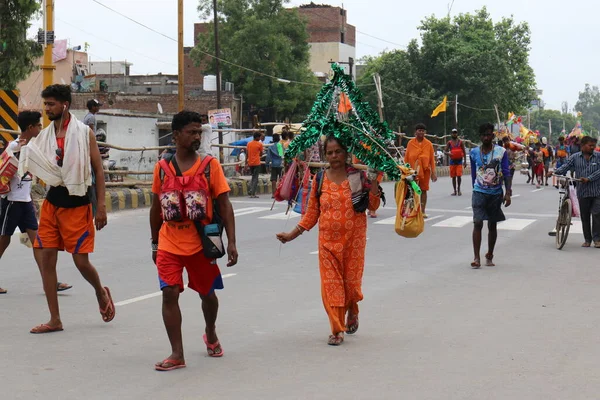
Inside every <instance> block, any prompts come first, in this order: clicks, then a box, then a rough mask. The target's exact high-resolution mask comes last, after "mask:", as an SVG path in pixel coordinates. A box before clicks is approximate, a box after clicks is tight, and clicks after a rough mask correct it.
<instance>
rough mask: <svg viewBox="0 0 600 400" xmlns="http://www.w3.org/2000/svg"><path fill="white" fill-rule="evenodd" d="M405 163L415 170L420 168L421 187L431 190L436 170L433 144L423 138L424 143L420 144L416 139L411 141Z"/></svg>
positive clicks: (407, 148) (407, 147)
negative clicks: (431, 180) (432, 173)
mask: <svg viewBox="0 0 600 400" xmlns="http://www.w3.org/2000/svg"><path fill="white" fill-rule="evenodd" d="M404 161H406V162H407V163H409V164H410V166H411V167H412V168H414V169H416V168H417V166H418V167H419V186H420V187H421V189H423V190H429V180H430V177H431V171H432V170H435V155H434V153H433V144H432V143H431V142H430V141H429V140H427V139H426V138H423V141H422V142H419V141H418V140H417V139H416V138H415V139H411V140H410V141H409V142H408V145H407V146H406V154H405V155H404ZM417 161H418V163H417Z"/></svg>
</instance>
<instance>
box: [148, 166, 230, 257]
mask: <svg viewBox="0 0 600 400" xmlns="http://www.w3.org/2000/svg"><path fill="white" fill-rule="evenodd" d="M201 163H202V159H201V158H198V160H197V161H196V163H195V164H194V165H193V166H192V168H190V169H188V170H187V171H185V172H183V176H194V175H196V171H198V168H200V164H201ZM169 167H171V171H173V173H175V168H174V167H173V164H169ZM161 187H162V181H161V180H160V164H158V163H156V165H155V166H154V180H153V182H152V193H154V194H157V195H158V194H160V191H161ZM229 191H230V189H229V184H228V183H227V179H226V178H225V174H224V173H223V168H221V164H220V163H219V160H217V159H216V158H215V159H213V160H212V161H211V162H210V188H209V192H210V200H209V202H208V205H207V207H206V213H207V216H208V218H209V220H210V219H211V218H212V213H213V210H212V199H216V198H217V197H219V195H221V194H223V193H228V192H229ZM158 249H159V250H161V251H166V252H169V253H172V254H177V255H181V256H189V255H193V254H196V253H198V252H200V251H201V250H202V242H201V240H200V235H199V234H198V230H197V229H196V225H194V223H193V222H192V221H190V220H189V219H185V220H183V221H181V222H175V221H165V222H163V224H162V227H161V228H160V232H159V234H158Z"/></svg>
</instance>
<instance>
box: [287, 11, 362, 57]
mask: <svg viewBox="0 0 600 400" xmlns="http://www.w3.org/2000/svg"><path fill="white" fill-rule="evenodd" d="M297 10H298V13H299V14H300V16H301V17H303V18H304V19H305V20H306V21H307V30H308V34H309V36H310V37H309V40H308V41H309V43H330V42H339V43H341V41H342V31H344V30H345V35H344V43H346V44H349V45H351V46H354V47H356V28H355V27H354V26H353V25H350V24H348V21H347V11H346V10H343V9H342V8H340V7H310V8H309V7H302V8H298V9H297Z"/></svg>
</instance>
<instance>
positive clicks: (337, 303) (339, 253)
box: [299, 173, 380, 335]
mask: <svg viewBox="0 0 600 400" xmlns="http://www.w3.org/2000/svg"><path fill="white" fill-rule="evenodd" d="M322 179H323V181H322V185H321V195H320V197H319V198H318V197H317V190H318V185H312V190H311V193H310V198H309V201H308V207H307V211H306V214H305V215H304V216H303V217H302V220H301V221H300V224H299V225H300V226H301V227H302V228H304V229H306V230H310V229H312V228H313V227H314V226H315V225H316V224H317V222H318V223H319V270H320V274H321V297H322V299H323V305H324V306H325V311H326V312H327V315H328V316H329V321H330V324H331V332H332V333H333V334H334V335H335V334H337V333H340V332H344V331H345V330H346V326H345V325H346V323H345V315H346V312H347V311H348V310H350V311H351V312H352V313H353V314H355V315H358V305H357V303H358V302H359V301H361V300H362V299H363V294H362V277H363V271H364V260H365V249H366V244H367V216H366V214H365V213H364V212H362V213H357V212H356V211H354V208H353V206H352V198H351V195H352V192H351V190H350V183H349V181H348V179H346V180H344V181H343V182H342V183H341V184H340V185H338V184H336V183H334V182H332V181H330V180H329V178H328V177H327V173H323V178H322ZM379 204H380V199H379V196H376V195H373V194H371V193H369V206H368V209H369V210H371V211H376V210H377V208H379Z"/></svg>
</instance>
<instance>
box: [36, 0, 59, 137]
mask: <svg viewBox="0 0 600 400" xmlns="http://www.w3.org/2000/svg"><path fill="white" fill-rule="evenodd" d="M44 24H45V28H44V35H45V36H46V38H45V40H44V42H45V44H46V47H45V48H44V64H43V65H42V66H41V67H40V68H41V69H42V71H43V72H42V74H43V84H44V88H46V87H48V86H50V85H52V83H53V82H54V70H55V69H56V66H55V65H54V64H53V63H52V49H53V48H54V44H53V43H47V40H48V39H47V35H48V31H54V0H45V1H44ZM43 123H44V126H47V125H49V124H50V120H49V119H48V116H47V115H46V114H45V113H44V121H43Z"/></svg>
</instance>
